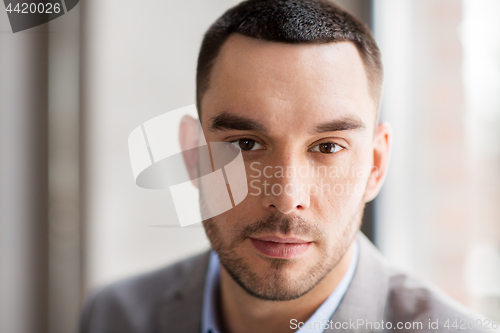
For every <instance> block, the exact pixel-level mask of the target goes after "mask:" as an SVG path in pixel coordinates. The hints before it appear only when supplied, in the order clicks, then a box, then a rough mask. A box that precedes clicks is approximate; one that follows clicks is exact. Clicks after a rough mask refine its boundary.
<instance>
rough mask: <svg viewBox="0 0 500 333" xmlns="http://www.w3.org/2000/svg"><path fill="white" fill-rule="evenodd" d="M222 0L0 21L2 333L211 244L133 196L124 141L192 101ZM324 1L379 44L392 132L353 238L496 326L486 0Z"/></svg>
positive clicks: (499, 203) (499, 90) (499, 183)
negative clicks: (374, 192) (204, 43)
mask: <svg viewBox="0 0 500 333" xmlns="http://www.w3.org/2000/svg"><path fill="white" fill-rule="evenodd" d="M237 2H238V1H233V0H185V1H159V0H148V1H141V2H137V1H126V0H120V1H118V0H106V1H102V0H100V1H97V0H82V1H81V3H80V4H79V5H78V6H77V7H76V8H75V9H73V10H72V11H70V12H68V13H67V14H65V15H64V16H62V17H60V18H58V19H56V20H54V21H52V22H50V23H48V24H45V25H43V26H39V27H36V28H33V29H29V30H26V31H23V32H19V33H16V34H13V33H12V31H11V28H10V26H9V22H8V18H7V15H6V13H5V11H3V9H2V10H0V332H2V333H14V332H15V333H23V332H40V333H46V332H50V333H63V332H64V333H67V332H72V331H75V328H76V326H77V322H78V316H79V311H80V308H81V304H82V300H83V298H84V296H85V294H86V293H87V292H88V291H89V290H91V289H92V288H94V287H97V286H101V285H104V284H107V283H110V282H112V281H115V280H117V279H120V278H123V277H126V276H130V275H133V274H137V273H139V272H144V271H148V270H152V269H155V268H158V267H161V266H164V265H167V264H169V263H172V262H173V261H176V260H178V259H181V258H184V257H186V256H189V255H191V254H194V253H196V252H199V251H202V250H204V249H206V248H208V246H209V243H208V241H207V239H206V237H205V234H204V231H203V229H202V228H200V227H187V228H180V227H178V224H177V221H176V217H175V211H174V210H173V204H172V199H171V197H170V194H169V192H168V191H163V190H144V189H141V188H139V187H137V186H136V185H135V184H134V179H133V176H132V172H131V169H130V161H129V157H128V148H127V137H128V135H129V133H130V132H131V131H132V130H133V129H134V128H135V127H137V126H138V125H140V124H141V123H143V122H145V121H147V120H149V119H150V118H152V117H154V116H157V115H160V114H162V113H164V112H167V111H170V110H174V109H176V108H180V107H183V106H186V105H189V104H193V103H194V101H195V70H196V61H197V54H198V49H199V46H200V42H201V39H202V36H203V33H204V32H205V31H206V29H207V28H208V27H209V25H210V24H211V23H212V22H213V21H214V20H215V19H216V18H217V17H218V16H220V15H221V14H222V13H223V12H224V11H225V10H226V9H228V8H229V7H231V6H233V5H234V4H236V3H237ZM338 2H339V3H341V4H342V5H343V6H345V7H346V8H347V9H349V10H350V11H351V12H352V13H354V14H355V15H357V16H358V17H360V18H362V19H363V20H364V21H365V22H367V24H368V25H369V26H370V27H371V28H372V29H373V31H374V33H375V36H376V39H377V41H378V42H379V46H380V48H381V50H382V54H383V61H384V66H385V73H386V74H385V87H384V98H383V104H382V114H381V117H382V120H387V121H389V122H390V123H391V124H392V126H393V130H394V150H393V154H392V161H391V166H390V170H389V176H388V179H387V182H386V185H385V186H384V188H383V190H382V193H381V194H380V196H379V197H378V198H377V199H376V200H375V201H374V202H373V203H372V204H370V205H369V206H368V207H367V210H366V213H365V224H364V226H363V229H364V231H365V233H366V234H367V235H368V236H369V237H370V238H371V239H372V240H373V241H374V242H375V244H376V245H377V247H378V248H379V249H380V250H381V251H382V252H383V253H384V254H385V255H386V256H387V257H388V258H389V260H390V261H391V262H392V263H393V264H394V265H396V266H398V267H400V268H402V269H405V270H407V271H409V272H411V273H413V274H415V275H417V276H419V277H421V278H423V279H425V280H427V281H429V282H431V283H434V284H436V285H437V286H438V287H440V288H441V289H443V290H444V292H445V293H447V294H448V295H450V296H451V297H453V298H454V299H456V300H457V301H459V302H460V303H462V304H464V305H466V306H468V307H470V308H473V309H474V310H475V311H478V312H480V313H482V314H484V315H486V316H488V317H490V318H494V319H496V320H500V21H499V20H498V17H499V16H500V0H344V1H338ZM158 225H161V226H158Z"/></svg>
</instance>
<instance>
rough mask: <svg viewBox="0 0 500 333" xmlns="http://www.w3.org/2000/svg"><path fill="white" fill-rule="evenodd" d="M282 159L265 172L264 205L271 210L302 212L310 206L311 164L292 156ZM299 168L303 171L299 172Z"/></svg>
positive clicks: (262, 194) (262, 198)
mask: <svg viewBox="0 0 500 333" xmlns="http://www.w3.org/2000/svg"><path fill="white" fill-rule="evenodd" d="M282 161H283V163H279V164H274V166H273V167H271V168H270V166H268V167H267V168H268V169H267V170H265V171H266V172H264V173H263V176H264V180H263V190H262V192H261V202H262V205H263V207H264V209H266V210H269V211H270V212H275V211H279V212H281V213H282V214H286V215H293V214H300V212H302V211H304V210H306V209H308V208H309V205H310V200H311V199H310V188H309V177H308V174H309V165H308V163H307V162H305V163H301V162H300V161H298V160H294V159H292V158H284V159H282ZM269 169H271V170H269ZM299 170H300V171H302V172H298V171H299ZM271 171H272V172H271Z"/></svg>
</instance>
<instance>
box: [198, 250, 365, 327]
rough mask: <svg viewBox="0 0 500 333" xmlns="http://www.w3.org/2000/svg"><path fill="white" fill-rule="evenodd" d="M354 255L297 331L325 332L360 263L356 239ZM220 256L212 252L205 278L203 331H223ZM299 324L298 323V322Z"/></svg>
mask: <svg viewBox="0 0 500 333" xmlns="http://www.w3.org/2000/svg"><path fill="white" fill-rule="evenodd" d="M355 242H356V243H355V246H354V255H353V258H352V260H351V264H350V265H349V268H348V269H347V272H346V274H345V275H344V277H343V278H342V280H341V281H340V283H339V285H338V286H337V288H335V290H334V291H333V292H332V293H331V294H330V296H328V298H327V299H326V300H325V301H324V302H323V304H321V306H320V307H319V308H318V309H317V310H316V312H314V314H313V315H312V316H311V317H310V318H309V319H308V320H307V321H306V322H305V323H304V325H303V326H302V325H301V327H302V328H301V329H299V330H297V331H296V333H323V331H324V330H325V324H326V321H328V320H329V319H330V318H331V317H332V316H333V314H334V313H335V310H337V307H338V305H339V303H340V301H341V300H342V298H343V297H344V295H345V293H346V291H347V289H348V288H349V285H350V284H351V281H352V278H353V276H354V272H355V271H356V266H357V264H358V256H359V245H358V241H357V240H356V241H355ZM219 265H220V264H219V256H218V255H217V253H215V251H212V253H211V254H210V261H209V264H208V272H207V276H206V279H205V290H204V295H203V309H202V331H201V332H202V333H221V330H220V324H219V314H218V307H219V305H218V304H217V300H218V293H219V276H220V271H219V269H220V267H219ZM296 324H298V323H296Z"/></svg>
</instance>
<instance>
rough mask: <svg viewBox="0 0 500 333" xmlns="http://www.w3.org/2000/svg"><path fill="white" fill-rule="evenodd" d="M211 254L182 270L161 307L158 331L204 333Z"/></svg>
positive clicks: (163, 332)
mask: <svg viewBox="0 0 500 333" xmlns="http://www.w3.org/2000/svg"><path fill="white" fill-rule="evenodd" d="M209 258H210V251H207V252H205V253H203V254H202V255H200V256H198V257H197V258H196V259H195V260H193V261H191V262H189V264H188V265H187V266H188V267H182V269H181V271H180V272H179V275H178V277H177V278H176V279H175V282H174V284H175V285H173V286H172V288H169V292H167V293H166V295H165V297H164V298H163V301H162V302H161V304H160V305H159V308H158V312H157V316H158V332H160V333H178V332H183V333H200V330H201V312H202V304H203V290H204V287H205V276H206V274H207V269H208V260H209Z"/></svg>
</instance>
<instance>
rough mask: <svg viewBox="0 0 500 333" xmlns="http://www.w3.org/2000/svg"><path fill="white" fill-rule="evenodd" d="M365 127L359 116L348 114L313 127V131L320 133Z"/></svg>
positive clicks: (362, 128)
mask: <svg viewBox="0 0 500 333" xmlns="http://www.w3.org/2000/svg"><path fill="white" fill-rule="evenodd" d="M365 128H366V126H365V124H364V123H363V122H362V121H361V120H360V119H359V118H357V117H352V116H349V117H344V118H341V119H337V120H332V121H329V122H327V123H324V124H321V125H318V126H316V128H315V129H314V131H313V133H314V134H320V133H325V132H337V131H348V130H353V129H360V130H364V129H365Z"/></svg>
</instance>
